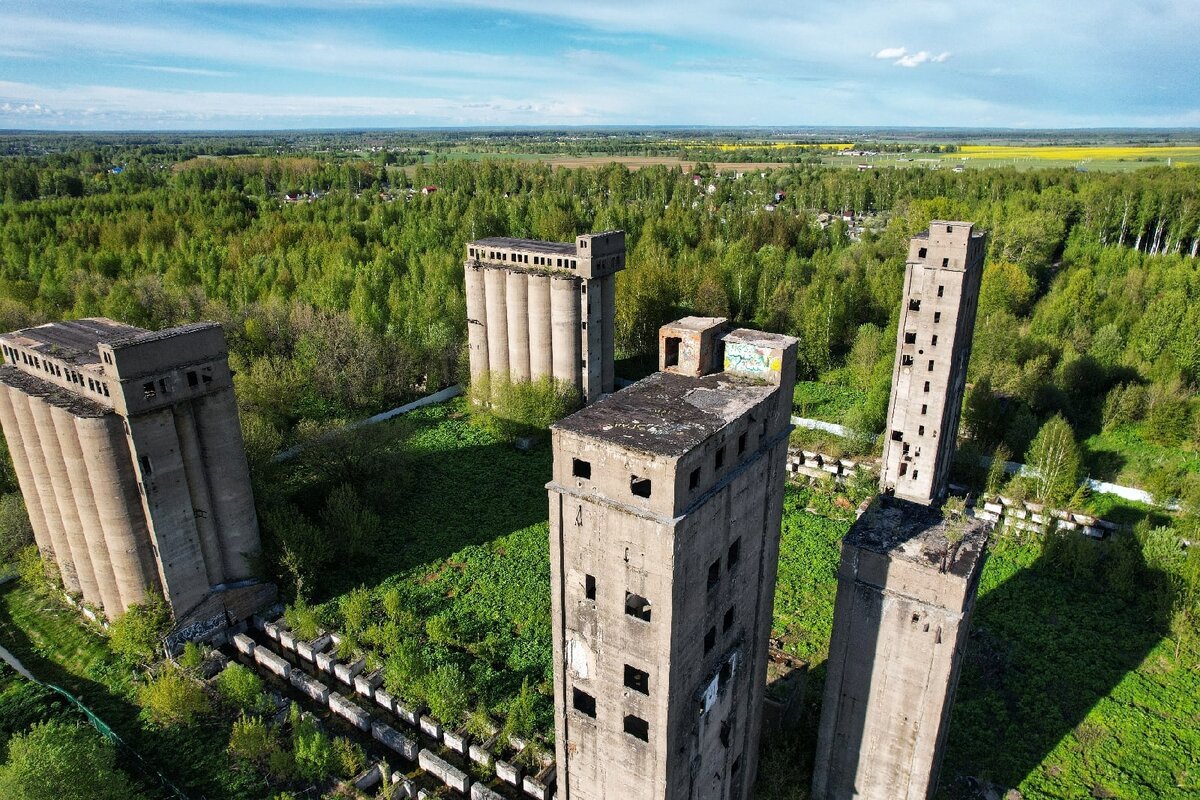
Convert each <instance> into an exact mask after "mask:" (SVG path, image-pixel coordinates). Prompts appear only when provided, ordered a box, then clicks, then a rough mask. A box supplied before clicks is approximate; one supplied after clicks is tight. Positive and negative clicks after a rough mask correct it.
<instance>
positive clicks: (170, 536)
mask: <svg viewBox="0 0 1200 800" xmlns="http://www.w3.org/2000/svg"><path fill="white" fill-rule="evenodd" d="M127 423H128V425H129V430H130V447H129V450H130V455H132V456H133V469H134V473H135V474H136V475H137V476H138V478H139V481H140V483H141V486H142V493H143V494H142V504H143V507H144V508H145V511H146V519H147V520H148V522H149V525H148V527H149V529H150V539H151V541H152V542H153V543H154V549H155V552H156V555H157V558H156V559H155V563H156V565H157V567H158V572H159V578H160V580H161V581H162V587H163V594H164V595H165V596H166V599H167V602H168V603H169V604H170V605H171V609H172V611H173V612H174V614H175V617H176V619H179V618H180V617H181V616H184V615H186V614H187V613H188V612H189V611H191V610H192V609H193V608H195V607H196V606H197V605H198V604H199V603H200V602H201V601H202V600H203V599H204V597H205V596H206V595H207V594H208V588H209V587H208V575H207V574H206V572H205V569H204V553H203V551H202V550H201V549H200V535H199V533H198V532H197V531H196V516H195V513H194V512H193V510H192V497H191V493H190V492H189V491H188V485H187V477H186V474H185V472H184V469H183V457H182V455H181V454H180V449H181V448H180V444H179V437H178V436H177V435H176V433H175V415H174V414H173V413H171V409H170V408H160V409H158V410H156V411H151V412H149V413H146V414H140V415H138V416H136V417H130V418H129V419H128V420H127Z"/></svg>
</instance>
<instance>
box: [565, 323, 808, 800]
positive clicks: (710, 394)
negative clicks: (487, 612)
mask: <svg viewBox="0 0 1200 800" xmlns="http://www.w3.org/2000/svg"><path fill="white" fill-rule="evenodd" d="M724 323H725V321H724V320H723V319H719V318H697V317H689V318H686V319H683V320H680V321H678V322H675V323H672V324H670V325H666V326H664V327H663V328H662V329H661V331H660V338H659V341H660V367H661V371H660V372H658V373H656V374H654V375H652V376H650V377H648V378H646V379H644V380H641V381H639V382H638V383H636V384H634V385H632V386H630V387H628V388H626V389H623V390H622V391H620V392H617V393H616V394H614V395H611V396H610V397H607V398H605V399H603V400H601V401H600V402H598V403H596V404H594V405H592V406H589V407H587V408H585V409H583V410H582V411H579V412H578V413H576V414H574V415H572V416H570V417H568V418H566V419H565V420H563V421H562V422H559V423H558V424H556V425H555V426H553V429H552V431H553V449H554V468H553V480H552V481H551V482H550V483H549V485H548V486H547V488H548V489H549V492H550V539H551V544H550V552H551V568H550V570H551V582H552V597H553V599H552V606H553V632H554V633H553V638H554V656H555V659H554V676H555V689H554V693H555V694H554V696H555V736H556V739H555V741H556V749H557V764H558V796H559V798H560V800H599V799H600V798H610V799H611V798H622V800H639V799H642V798H644V799H645V800H651V799H653V800H658V799H659V798H671V799H674V798H678V799H679V800H684V798H713V799H714V800H736V799H737V798H748V797H749V796H750V787H751V785H752V784H753V781H754V775H755V771H756V759H757V753H758V737H759V728H760V722H761V714H762V699H763V692H764V686H765V676H766V658H767V644H768V639H769V636H770V630H771V615H772V606H773V601H774V593H775V574H776V567H777V562H778V556H779V526H780V520H781V516H782V511H783V483H784V476H785V472H784V464H785V455H786V452H787V442H788V432H789V431H790V430H791V420H790V413H791V398H792V388H793V384H794V381H795V358H796V340H795V339H793V338H791V337H787V336H779V335H775V334H767V333H760V332H757V331H749V330H732V331H730V330H727V328H726V326H725V324H724ZM722 367H723V369H722Z"/></svg>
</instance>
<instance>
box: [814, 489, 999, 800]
mask: <svg viewBox="0 0 1200 800" xmlns="http://www.w3.org/2000/svg"><path fill="white" fill-rule="evenodd" d="M951 525H955V523H947V522H946V521H945V520H943V519H942V517H941V514H940V513H939V512H938V511H936V510H934V509H931V508H929V507H927V506H924V505H920V504H917V503H912V502H908V501H905V500H899V499H892V498H886V497H879V498H876V499H875V501H874V502H873V503H872V505H871V506H870V507H869V508H868V509H867V511H866V512H865V513H864V514H863V515H862V516H861V517H860V518H859V519H858V521H857V522H855V524H854V526H853V527H852V528H851V529H850V532H849V533H848V534H847V535H846V538H845V540H844V541H843V543H842V559H841V565H840V567H839V570H838V593H837V600H836V604H835V608H834V619H833V637H832V641H831V643H830V650H829V661H828V673H827V677H826V679H825V698H824V702H823V704H822V711H821V723H820V728H819V732H818V739H817V753H816V760H815V765H816V766H815V770H814V775H813V797H814V798H816V800H842V798H851V797H855V798H866V799H867V800H925V798H928V797H930V796H932V793H933V790H934V789H935V788H936V785H937V771H938V767H939V765H940V761H941V755H942V750H943V745H944V742H945V736H946V730H947V722H948V720H949V716H950V707H951V703H952V702H953V698H954V690H955V687H956V685H957V682H958V672H959V667H960V666H961V663H962V654H963V649H964V647H965V645H966V641H967V634H968V632H969V629H970V616H971V611H972V609H973V607H974V603H975V593H976V589H977V586H978V581H979V575H980V573H981V572H982V569H983V564H984V561H985V559H986V555H987V550H986V542H987V537H988V533H989V531H990V527H991V526H990V524H988V523H985V522H983V521H980V520H975V519H971V518H968V519H967V520H965V521H964V522H961V523H958V524H957V525H955V527H957V528H959V530H957V531H956V532H955V534H954V535H955V536H958V535H960V534H961V536H962V540H961V542H960V543H958V544H956V545H953V546H952V545H950V544H949V542H948V539H947V531H948V530H949V527H950V526H951Z"/></svg>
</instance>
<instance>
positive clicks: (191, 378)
mask: <svg viewBox="0 0 1200 800" xmlns="http://www.w3.org/2000/svg"><path fill="white" fill-rule="evenodd" d="M187 382H188V386H196V385H198V384H199V383H200V379H199V378H197V377H196V371H195V370H188V374H187Z"/></svg>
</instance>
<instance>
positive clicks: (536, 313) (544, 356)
mask: <svg viewBox="0 0 1200 800" xmlns="http://www.w3.org/2000/svg"><path fill="white" fill-rule="evenodd" d="M552 341H553V340H552V334H551V328H550V276H549V275H535V274H533V273H530V275H529V377H530V379H531V380H535V381H536V380H538V379H539V378H545V377H548V376H553V375H554V355H553V345H552Z"/></svg>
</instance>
